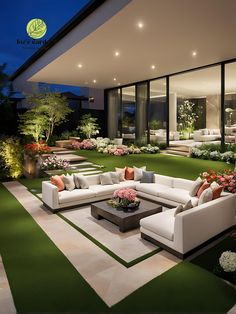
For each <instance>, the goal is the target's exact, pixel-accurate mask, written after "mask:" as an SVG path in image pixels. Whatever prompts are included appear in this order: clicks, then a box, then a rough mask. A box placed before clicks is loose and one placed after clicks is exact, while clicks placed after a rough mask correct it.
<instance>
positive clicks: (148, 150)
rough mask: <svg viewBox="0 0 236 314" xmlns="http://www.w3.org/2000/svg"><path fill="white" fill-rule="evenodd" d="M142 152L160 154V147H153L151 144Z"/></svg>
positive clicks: (143, 148) (142, 149)
mask: <svg viewBox="0 0 236 314" xmlns="http://www.w3.org/2000/svg"><path fill="white" fill-rule="evenodd" d="M140 150H141V152H143V153H148V154H157V153H160V148H159V147H158V146H152V145H151V144H148V145H147V146H142V147H141V148H140Z"/></svg>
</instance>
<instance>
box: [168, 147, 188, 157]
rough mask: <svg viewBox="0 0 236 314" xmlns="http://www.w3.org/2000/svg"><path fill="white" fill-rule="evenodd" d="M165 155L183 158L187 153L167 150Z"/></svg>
mask: <svg viewBox="0 0 236 314" xmlns="http://www.w3.org/2000/svg"><path fill="white" fill-rule="evenodd" d="M166 153H167V154H169V155H176V156H185V157H188V155H189V153H188V152H183V151H178V150H172V149H167V150H166Z"/></svg>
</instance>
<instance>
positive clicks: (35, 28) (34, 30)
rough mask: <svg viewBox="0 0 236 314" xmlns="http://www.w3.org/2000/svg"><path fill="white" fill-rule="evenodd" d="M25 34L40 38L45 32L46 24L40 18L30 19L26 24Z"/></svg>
mask: <svg viewBox="0 0 236 314" xmlns="http://www.w3.org/2000/svg"><path fill="white" fill-rule="evenodd" d="M26 31H27V34H28V35H29V36H30V37H31V38H34V39H39V38H42V37H43V36H44V35H45V34H46V32H47V25H46V23H45V22H44V21H43V20H41V19H32V20H30V21H29V22H28V24H27V26H26Z"/></svg>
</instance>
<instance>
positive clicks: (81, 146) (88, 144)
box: [71, 140, 96, 150]
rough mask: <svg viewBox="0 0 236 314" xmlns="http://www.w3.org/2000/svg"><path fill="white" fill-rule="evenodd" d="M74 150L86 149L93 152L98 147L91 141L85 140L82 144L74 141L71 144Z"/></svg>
mask: <svg viewBox="0 0 236 314" xmlns="http://www.w3.org/2000/svg"><path fill="white" fill-rule="evenodd" d="M71 146H72V148H74V149H86V150H93V149H95V148H96V145H94V143H93V142H92V141H91V140H83V141H82V142H78V141H73V142H72V143H71Z"/></svg>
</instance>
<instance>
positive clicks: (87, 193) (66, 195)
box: [58, 189, 96, 204]
mask: <svg viewBox="0 0 236 314" xmlns="http://www.w3.org/2000/svg"><path fill="white" fill-rule="evenodd" d="M58 196H59V204H64V203H70V202H76V201H80V200H84V199H88V202H89V201H90V199H89V198H90V197H91V198H92V197H95V196H96V193H95V192H94V191H92V190H91V189H74V190H73V191H66V190H64V191H61V192H59V193H58Z"/></svg>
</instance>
